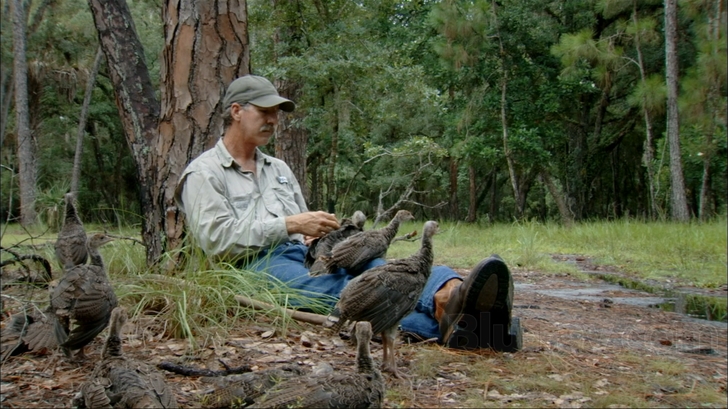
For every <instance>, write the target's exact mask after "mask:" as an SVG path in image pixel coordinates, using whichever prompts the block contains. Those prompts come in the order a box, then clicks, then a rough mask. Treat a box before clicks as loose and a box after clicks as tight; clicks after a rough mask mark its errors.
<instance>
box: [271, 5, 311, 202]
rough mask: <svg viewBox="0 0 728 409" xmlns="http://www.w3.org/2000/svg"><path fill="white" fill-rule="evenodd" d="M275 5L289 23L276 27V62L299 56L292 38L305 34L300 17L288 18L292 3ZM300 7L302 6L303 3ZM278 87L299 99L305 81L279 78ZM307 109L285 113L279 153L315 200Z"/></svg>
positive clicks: (277, 147) (285, 94)
mask: <svg viewBox="0 0 728 409" xmlns="http://www.w3.org/2000/svg"><path fill="white" fill-rule="evenodd" d="M271 5H272V7H273V10H274V11H275V18H281V17H282V18H283V21H286V22H287V24H281V25H280V26H278V27H277V28H276V30H275V34H274V39H273V41H274V42H275V46H274V48H273V49H274V54H273V59H274V62H276V63H277V62H278V59H279V58H280V57H287V56H298V55H300V53H299V51H298V50H297V49H296V48H291V46H290V40H291V39H292V38H295V37H297V36H299V35H303V33H302V32H301V29H300V27H299V25H298V23H299V21H298V20H297V19H290V18H286V15H287V11H288V9H289V8H290V7H291V5H290V4H289V2H287V1H284V0H271ZM299 7H300V5H299ZM279 49H283V50H285V54H283V55H279V53H278V51H279ZM275 85H276V88H277V89H278V93H280V94H281V96H283V97H284V98H288V99H290V100H293V101H294V102H295V101H298V100H299V98H300V96H301V92H300V90H301V84H298V83H295V82H293V81H288V80H280V79H279V80H276V81H275ZM303 117H304V114H303V112H302V111H301V110H300V109H299V110H296V111H295V112H293V113H285V112H281V114H280V118H279V122H278V132H277V133H276V138H275V156H276V158H278V159H281V160H282V161H284V162H286V163H287V164H288V166H290V167H291V170H292V171H293V174H294V175H295V176H296V180H298V183H299V184H300V185H301V192H302V193H303V197H304V198H305V199H306V203H309V204H310V203H311V199H312V198H311V197H310V196H309V188H308V180H307V169H306V166H307V165H306V157H307V155H306V153H307V152H306V150H307V149H306V147H307V145H308V132H307V130H306V129H305V128H304V127H303V126H302V123H303Z"/></svg>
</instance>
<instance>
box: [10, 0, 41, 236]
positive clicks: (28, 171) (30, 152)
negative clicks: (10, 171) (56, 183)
mask: <svg viewBox="0 0 728 409" xmlns="http://www.w3.org/2000/svg"><path fill="white" fill-rule="evenodd" d="M13 6H14V13H13V58H14V60H13V61H14V67H13V74H14V76H15V82H14V84H15V114H16V118H17V119H16V122H17V128H18V135H17V137H18V169H19V181H20V223H21V224H22V225H24V226H29V225H31V224H33V223H35V221H36V218H37V213H36V210H35V199H36V188H37V186H36V179H37V177H38V168H37V162H36V160H37V158H36V145H35V140H34V138H33V135H32V133H31V129H30V114H29V112H28V61H27V59H26V55H25V51H26V38H25V35H26V20H25V6H24V4H23V1H22V0H15V1H14V2H13Z"/></svg>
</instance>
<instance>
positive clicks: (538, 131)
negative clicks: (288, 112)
mask: <svg viewBox="0 0 728 409" xmlns="http://www.w3.org/2000/svg"><path fill="white" fill-rule="evenodd" d="M41 3H42V2H32V3H30V4H31V9H30V11H29V13H28V14H29V16H28V18H29V21H31V22H32V21H33V20H34V18H35V16H36V15H39V14H38V11H39V5H40V4H41ZM129 6H130V9H131V12H132V15H133V17H134V20H135V28H136V30H137V32H138V34H139V37H140V39H141V40H142V42H143V45H144V47H145V53H146V59H147V63H148V65H149V67H150V73H151V77H152V80H153V81H155V84H157V83H156V81H158V80H159V78H160V76H159V73H160V70H161V63H162V60H161V53H162V50H163V47H164V35H163V34H164V33H163V21H162V18H161V16H162V12H161V11H162V7H163V4H162V3H161V2H159V1H158V0H135V1H130V2H129ZM714 6H715V4H714V2H713V3H711V2H703V1H692V0H691V1H686V2H681V5H680V11H681V13H682V15H681V20H680V29H681V39H682V40H681V42H680V43H679V44H678V53H679V55H680V67H681V70H682V71H681V78H680V80H681V83H682V84H681V98H682V100H681V125H682V126H683V129H682V136H681V138H682V142H683V149H684V152H683V154H684V158H683V160H684V163H685V177H686V181H687V184H688V193H689V201H690V206H691V208H692V209H693V210H694V212H697V208H698V203H697V201H698V200H699V198H700V190H701V189H702V186H703V185H704V184H703V180H702V178H703V174H704V170H705V169H706V168H707V169H712V170H713V177H712V178H710V180H708V181H707V182H708V183H707V184H706V186H709V187H710V189H711V191H710V192H709V193H711V194H710V197H711V199H710V200H711V208H712V211H711V214H712V215H716V214H717V215H722V214H725V211H726V199H725V198H726V189H727V188H726V182H725V178H724V177H721V175H725V172H726V171H725V169H726V167H728V165H727V164H726V159H725V158H726V132H727V130H726V126H725V123H726V120H725V112H726V108H725V107H726V92H725V84H726V81H727V80H726V75H728V74H726V73H727V72H728V69H726V66H727V62H726V61H728V60H727V58H726V42H725V31H726V28H725V27H726V25H725V11H724V10H723V11H720V10H719V11H717V12H716V10H714V9H712V8H711V7H714ZM3 7H4V11H7V10H9V2H7V1H6V2H4V3H3ZM248 11H249V26H248V27H249V32H250V40H251V50H250V51H251V55H252V67H253V72H255V73H256V74H260V75H265V76H268V77H270V78H271V79H284V80H286V81H287V82H289V83H294V84H298V85H299V86H300V89H299V94H298V95H297V97H296V102H297V104H298V111H299V112H300V113H301V114H302V116H301V118H300V119H297V121H298V122H297V125H300V126H302V127H303V129H304V130H305V131H306V132H307V134H308V145H307V148H306V149H307V151H306V154H307V158H308V159H307V170H308V176H307V177H308V180H307V181H306V182H307V183H309V186H310V187H312V190H313V192H312V197H311V200H310V207H311V208H325V207H327V206H328V205H329V203H327V202H328V201H331V202H332V203H333V204H335V208H336V211H337V212H341V213H344V214H350V213H351V212H352V211H353V210H354V209H362V210H365V211H366V212H367V213H369V214H373V213H374V212H375V209H376V206H377V204H378V202H379V199H380V194H381V193H382V192H386V191H387V190H388V189H391V190H392V193H390V194H389V195H386V196H385V197H384V199H383V203H382V205H383V206H384V207H389V206H390V205H392V204H393V203H394V202H395V200H396V199H397V196H398V194H399V193H401V190H402V189H404V188H405V187H406V186H408V184H410V182H411V175H413V174H414V172H416V171H417V169H420V167H421V166H422V165H423V163H427V162H426V161H427V160H430V161H431V164H428V166H427V167H426V168H425V169H426V170H424V171H423V172H422V173H420V174H419V176H418V177H419V178H420V179H418V180H417V182H416V183H413V186H412V187H413V188H414V189H415V191H416V193H414V194H413V196H412V197H411V199H412V201H413V202H416V203H419V204H420V205H411V206H412V209H411V210H415V211H417V212H419V213H420V214H421V215H423V216H424V215H427V216H428V217H432V218H453V219H459V220H462V219H464V215H465V214H467V213H468V211H469V210H470V209H471V208H473V209H474V213H475V214H474V216H475V218H476V220H477V219H478V218H483V220H486V219H487V220H491V221H493V220H495V221H511V220H513V219H514V218H516V217H522V218H523V220H527V219H529V218H531V217H537V218H538V219H539V220H540V221H542V222H547V221H549V220H554V219H558V218H559V217H560V215H559V212H558V209H557V207H556V205H555V203H556V202H555V199H554V197H552V196H551V192H550V191H549V189H547V188H546V186H545V185H544V184H543V182H542V181H541V180H540V179H538V175H539V174H540V173H541V172H542V171H543V170H547V171H548V172H549V174H550V175H551V177H552V179H553V181H554V183H555V184H556V186H557V187H558V188H559V192H558V193H559V194H561V195H562V197H561V199H563V201H564V202H565V203H566V204H567V206H568V212H569V213H570V214H571V215H572V217H575V218H576V219H577V220H590V219H595V220H597V219H608V218H621V217H623V216H626V215H632V216H638V217H648V215H651V213H652V212H651V210H650V206H649V200H648V197H647V196H648V193H647V192H648V189H647V185H646V184H647V174H646V169H647V168H646V167H645V166H643V165H642V161H643V150H644V140H645V135H646V129H645V125H644V119H643V114H644V111H647V112H649V113H650V115H651V116H652V118H651V119H652V127H653V128H654V129H653V131H654V135H655V140H654V141H653V144H654V147H655V149H656V155H655V157H654V160H653V163H652V164H649V165H650V169H655V183H656V188H657V196H658V197H657V201H658V204H659V206H658V207H660V208H661V209H664V208H665V207H666V203H668V202H669V200H668V198H669V194H670V190H669V186H670V178H669V168H668V167H667V166H666V162H665V161H664V160H663V154H664V153H667V147H666V146H665V144H664V140H663V137H662V135H663V131H664V127H665V122H666V121H665V118H664V106H665V104H664V96H665V91H664V65H665V64H664V44H663V43H664V41H663V38H662V35H661V33H662V30H663V28H662V24H663V15H662V1H660V0H639V1H636V2H634V1H627V0H600V1H596V2H583V1H577V0H566V1H562V2H559V3H553V2H542V1H538V0H505V1H501V2H495V1H490V0H474V1H465V2H463V1H451V0H447V1H440V2H432V1H420V2H412V1H400V0H375V1H368V2H349V1H343V0H335V1H328V2H269V1H263V0H251V1H249V2H248ZM11 14H12V13H7V12H4V13H3V14H2V23H3V24H2V25H0V53H1V54H0V55H2V56H3V57H5V58H2V60H1V61H0V64H2V67H3V71H4V72H8V69H9V68H10V67H11V65H12V64H11V63H12V41H11V40H12V32H11V28H12V24H9V23H10V17H11ZM43 16H44V17H43V18H42V19H39V20H38V21H39V24H38V25H37V27H35V28H34V29H33V31H32V32H31V33H29V36H28V40H29V47H28V57H29V62H30V66H31V78H30V79H31V81H30V83H31V86H32V87H33V93H32V95H34V98H32V101H31V105H32V106H31V117H32V119H33V132H34V135H35V136H36V140H37V142H38V146H39V150H38V152H39V158H38V167H39V179H38V186H39V191H41V192H60V191H62V190H63V189H64V188H65V187H66V186H67V184H68V180H69V179H70V172H71V164H72V160H73V156H74V153H75V152H74V150H75V139H76V133H77V129H76V127H77V123H78V117H79V113H80V107H81V102H82V100H83V89H84V87H85V81H86V78H87V77H88V70H89V69H90V66H91V63H92V61H93V58H94V55H95V52H96V48H97V34H96V32H95V27H94V25H93V22H92V19H91V16H90V13H89V10H88V5H87V4H86V3H85V2H83V1H81V0H62V1H55V2H51V5H50V8H49V9H47V10H46V11H45V13H44V14H43ZM638 51H639V53H638ZM639 61H641V62H642V70H643V71H644V80H643V79H642V72H640V65H639ZM102 67H103V64H102ZM503 81H505V82H506V83H505V85H506V95H505V103H504V104H503V108H504V110H505V112H504V118H502V117H501V114H502V113H501V107H502V103H501V89H502V85H503ZM13 116H14V114H13V112H12V110H11V112H10V114H9V116H8V120H9V122H8V126H7V128H6V132H7V133H6V135H5V139H4V146H3V156H2V164H3V165H4V166H5V167H4V168H3V171H2V172H3V173H2V180H1V183H2V188H3V191H2V193H0V194H1V196H0V197H1V198H2V203H1V204H0V211H1V212H2V213H0V216H1V217H2V218H3V219H7V217H8V216H12V215H14V214H17V206H18V196H17V189H14V184H15V183H17V180H14V179H13V177H12V172H11V171H10V170H9V169H16V168H17V163H15V161H16V158H15V157H14V155H13V150H14V149H15V147H14V141H13V139H14V131H13V126H14V124H13V121H14V120H13ZM504 123H505V124H506V125H507V126H508V140H507V144H508V149H509V151H510V153H511V159H512V163H511V164H512V165H513V166H514V174H515V175H516V176H517V177H518V178H519V184H520V185H521V186H522V187H523V189H524V193H525V195H526V197H525V199H524V202H525V203H526V209H525V210H524V213H523V215H518V213H517V211H516V201H515V199H514V198H513V192H511V189H512V187H511V186H512V183H511V181H510V178H511V174H510V172H509V170H508V164H507V163H506V160H505V152H506V151H505V146H504V141H503V135H504V133H503V124H504ZM421 143H422V144H424V145H419V144H421ZM334 147H335V148H334ZM334 150H335V151H334ZM385 153H386V154H385ZM665 157H666V156H665ZM451 166H452V167H451ZM453 170H454V171H455V172H457V174H456V175H452V177H451V175H450V172H451V171H453ZM471 170H472V171H473V174H472V178H473V180H472V182H473V184H472V185H471V173H470V172H471ZM451 181H457V185H456V186H455V185H451ZM302 182H303V181H302ZM471 186H474V187H471ZM11 193H12V194H14V197H13V198H12V199H13V200H12V201H11ZM44 194H45V193H44ZM53 194H56V193H53ZM138 197H139V195H138V181H137V172H136V169H135V165H134V161H133V160H132V158H131V155H130V153H129V149H128V147H127V146H126V142H125V141H124V130H123V128H122V125H121V123H120V121H119V117H118V113H117V107H116V101H115V97H114V94H113V86H112V84H111V83H110V80H109V78H108V75H107V74H106V72H105V68H102V72H101V74H100V75H99V77H98V79H97V84H96V87H95V89H94V94H93V98H92V101H91V106H90V112H89V120H88V126H87V127H86V130H85V145H84V152H83V156H82V169H81V185H80V192H79V201H80V205H81V209H80V210H81V214H82V217H83V218H84V220H97V221H112V220H113V221H114V222H115V223H119V224H125V223H129V224H136V223H139V217H140V216H139V212H140V211H139V203H138ZM50 202H52V200H51V201H49V203H50ZM49 203H40V202H39V203H38V206H39V209H38V210H39V211H41V213H42V212H43V211H44V209H46V208H52V206H51V205H50V204H49ZM440 203H447V205H448V206H444V207H436V205H438V204H440ZM408 206H409V205H408ZM451 209H458V210H459V214H455V213H453V212H451V211H450V210H451ZM666 214H669V213H666ZM655 217H656V216H655Z"/></svg>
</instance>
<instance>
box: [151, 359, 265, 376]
mask: <svg viewBox="0 0 728 409" xmlns="http://www.w3.org/2000/svg"><path fill="white" fill-rule="evenodd" d="M220 363H221V364H222V365H223V366H224V367H225V369H221V370H219V371H214V370H212V369H206V368H193V367H191V366H184V365H177V364H173V363H172V362H169V361H162V362H160V363H159V364H158V365H157V367H158V368H159V369H163V370H165V371H169V372H173V373H176V374H178V375H184V376H227V375H234V374H241V373H246V372H251V371H252V369H251V368H250V366H249V365H243V366H237V367H235V368H231V367H229V366H227V364H226V363H225V362H223V361H220Z"/></svg>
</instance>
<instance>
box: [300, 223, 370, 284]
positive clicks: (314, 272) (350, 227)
mask: <svg viewBox="0 0 728 409" xmlns="http://www.w3.org/2000/svg"><path fill="white" fill-rule="evenodd" d="M366 221H367V217H366V215H365V214H364V213H363V212H361V211H359V210H357V211H356V212H354V214H353V215H352V216H351V219H348V218H345V219H343V220H341V223H339V226H340V227H339V228H338V229H336V230H334V231H332V232H331V233H329V234H327V235H325V236H322V237H320V238H318V239H315V240H314V241H313V242H311V244H310V245H309V246H308V252H307V253H306V259H305V262H304V265H305V266H306V267H307V268H308V269H309V275H311V276H318V275H321V274H322V273H326V271H327V269H326V259H328V258H329V257H331V249H332V248H333V247H334V246H335V245H336V244H338V243H340V242H342V241H344V240H345V239H346V238H348V237H350V236H353V235H354V234H357V233H360V232H362V231H363V230H364V223H366Z"/></svg>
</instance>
